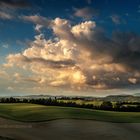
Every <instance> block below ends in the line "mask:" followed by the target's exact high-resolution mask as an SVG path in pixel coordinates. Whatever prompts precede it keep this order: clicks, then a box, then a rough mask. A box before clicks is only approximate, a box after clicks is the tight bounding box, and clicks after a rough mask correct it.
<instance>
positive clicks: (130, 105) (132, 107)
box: [0, 97, 140, 112]
mask: <svg viewBox="0 0 140 140" xmlns="http://www.w3.org/2000/svg"><path fill="white" fill-rule="evenodd" d="M0 103H32V104H40V105H47V106H62V107H78V108H88V109H97V110H108V111H123V112H140V103H139V102H117V103H115V105H113V104H112V102H109V101H103V102H102V104H101V105H100V106H96V105H94V104H85V103H83V104H78V103H76V102H72V101H68V102H64V101H63V100H60V101H58V100H57V99H51V98H47V99H44V98H40V99H21V98H13V97H11V98H1V99H0Z"/></svg>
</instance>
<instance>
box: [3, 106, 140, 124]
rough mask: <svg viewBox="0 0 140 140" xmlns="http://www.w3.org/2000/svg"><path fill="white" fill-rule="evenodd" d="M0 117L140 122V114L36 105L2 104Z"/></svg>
mask: <svg viewBox="0 0 140 140" xmlns="http://www.w3.org/2000/svg"><path fill="white" fill-rule="evenodd" d="M0 116H1V117H5V118H8V119H13V120H18V121H24V122H40V121H49V120H55V119H87V120H97V121H107V122H139V123H140V112H113V111H99V110H91V109H82V108H81V109H80V108H72V107H56V106H43V105H35V104H17V103H15V104H0Z"/></svg>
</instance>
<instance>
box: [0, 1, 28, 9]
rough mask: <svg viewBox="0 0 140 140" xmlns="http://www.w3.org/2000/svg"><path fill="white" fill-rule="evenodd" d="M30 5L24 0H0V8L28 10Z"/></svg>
mask: <svg viewBox="0 0 140 140" xmlns="http://www.w3.org/2000/svg"><path fill="white" fill-rule="evenodd" d="M30 6H31V4H30V3H29V2H28V1H25V0H0V8H10V9H18V8H29V7H30Z"/></svg>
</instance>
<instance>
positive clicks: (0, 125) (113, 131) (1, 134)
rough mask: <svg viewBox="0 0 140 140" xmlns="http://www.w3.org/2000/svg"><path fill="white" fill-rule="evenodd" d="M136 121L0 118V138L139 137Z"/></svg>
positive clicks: (116, 139) (83, 139)
mask: <svg viewBox="0 0 140 140" xmlns="http://www.w3.org/2000/svg"><path fill="white" fill-rule="evenodd" d="M139 138H140V123H109V122H98V121H89V120H55V121H50V122H45V123H21V122H16V121H12V120H7V119H3V118H0V140H58V139H59V140H139Z"/></svg>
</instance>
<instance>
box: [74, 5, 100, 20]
mask: <svg viewBox="0 0 140 140" xmlns="http://www.w3.org/2000/svg"><path fill="white" fill-rule="evenodd" d="M74 11H75V12H74V16H76V17H81V18H84V19H90V18H92V17H94V16H97V15H98V11H97V10H95V9H93V8H90V7H84V8H80V9H78V8H75V9H74Z"/></svg>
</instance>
